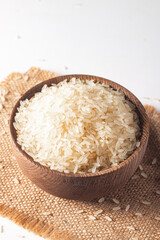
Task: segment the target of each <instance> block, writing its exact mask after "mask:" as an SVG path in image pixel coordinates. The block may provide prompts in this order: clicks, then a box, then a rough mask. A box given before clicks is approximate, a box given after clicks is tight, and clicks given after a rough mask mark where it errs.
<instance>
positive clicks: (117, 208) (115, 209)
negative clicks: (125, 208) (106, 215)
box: [112, 207, 121, 211]
mask: <svg viewBox="0 0 160 240" xmlns="http://www.w3.org/2000/svg"><path fill="white" fill-rule="evenodd" d="M120 209H121V208H120V207H114V208H112V210H113V211H118V210H120Z"/></svg>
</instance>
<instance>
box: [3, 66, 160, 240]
mask: <svg viewBox="0 0 160 240" xmlns="http://www.w3.org/2000/svg"><path fill="white" fill-rule="evenodd" d="M55 75H56V74H54V73H52V72H48V71H42V70H40V69H37V68H31V69H30V70H29V71H28V72H27V73H25V74H20V73H12V74H10V75H9V76H8V77H7V78H6V79H5V81H3V82H2V83H1V85H0V88H5V89H8V91H9V93H8V94H7V95H6V99H5V101H4V99H1V101H2V100H3V101H4V102H3V109H2V110H0V164H1V169H0V214H1V215H2V216H6V217H9V218H10V219H11V220H13V221H14V222H15V223H17V224H19V225H21V226H23V227H24V228H26V229H28V230H30V231H33V232H34V233H37V234H38V235H40V236H42V237H44V238H49V239H62V240H65V239H66V240H68V239H72V240H73V239H74V240H76V239H80V240H81V239H86V240H90V239H107V240H108V239H114V240H116V239H119V240H120V239H123V240H125V239H126V240H128V239H152V240H153V239H160V221H159V217H160V201H159V197H160V195H159V190H160V171H159V163H160V152H159V151H160V113H158V112H156V110H155V109H154V108H152V107H149V106H147V107H146V110H147V113H148V116H149V119H150V138H149V144H148V147H147V151H146V154H145V157H144V159H143V162H142V167H143V171H144V172H145V173H146V174H147V176H148V178H144V177H143V176H141V170H140V169H138V170H137V173H136V174H138V176H139V178H137V179H131V180H130V181H129V182H128V183H127V184H126V185H125V187H123V188H122V189H120V190H118V191H117V192H115V193H114V194H112V195H110V196H105V201H104V202H103V203H98V201H97V200H93V201H90V202H85V201H84V202H80V201H73V200H65V199H60V198H58V197H54V196H51V195H49V194H48V193H46V192H44V191H42V190H40V189H39V188H37V187H36V186H35V185H33V184H32V183H31V182H30V180H28V179H27V178H26V177H25V176H24V175H23V174H22V172H21V170H20V169H19V166H18V164H17V162H16V160H15V158H14V157H13V155H12V149H11V145H10V137H9V129H8V119H9V116H10V113H11V110H12V107H13V105H14V104H15V102H16V100H17V99H18V98H19V97H20V95H21V94H23V93H24V92H25V91H26V90H27V89H29V88H30V87H32V86H33V85H35V84H36V83H38V82H40V81H43V80H46V79H49V78H51V77H54V76H55ZM25 76H29V78H28V77H25ZM27 78H28V79H27ZM155 157H156V158H157V163H155V164H154V165H153V164H152V161H153V159H154V158H155ZM157 190H158V191H157ZM156 191H157V193H156ZM112 198H116V199H118V200H119V201H120V204H119V206H120V207H121V209H120V210H118V211H113V208H114V207H116V206H118V205H116V204H115V203H114V202H113V201H112ZM142 201H148V202H150V203H151V204H149V205H145V204H143V203H142ZM128 204H129V205H130V208H129V210H128V211H125V208H126V206H127V205H128ZM100 209H102V210H103V212H102V213H101V214H99V215H98V216H97V217H96V220H90V219H89V215H94V212H95V211H97V210H100ZM79 210H83V211H84V212H83V213H79V212H78V211H79ZM136 213H138V215H139V213H141V214H142V216H136V215H135V214H136ZM106 215H107V216H108V217H110V218H111V219H112V221H108V220H107V219H106V218H105V216H106ZM128 227H129V228H128Z"/></svg>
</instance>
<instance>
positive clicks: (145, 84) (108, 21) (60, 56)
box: [0, 0, 160, 240]
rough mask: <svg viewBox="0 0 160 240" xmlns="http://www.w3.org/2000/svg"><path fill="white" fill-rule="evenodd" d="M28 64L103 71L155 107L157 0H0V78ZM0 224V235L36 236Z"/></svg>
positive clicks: (3, 239)
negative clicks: (2, 228) (2, 230)
mask: <svg viewBox="0 0 160 240" xmlns="http://www.w3.org/2000/svg"><path fill="white" fill-rule="evenodd" d="M31 66H36V67H41V68H43V69H48V70H53V71H55V72H57V73H60V74H70V73H83V74H93V75H98V76H102V77H106V78H108V79H111V80H113V81H116V82H118V83H120V84H122V85H123V86H125V87H126V88H128V89H129V90H131V91H132V92H133V93H134V94H135V95H136V96H137V97H138V98H139V99H140V100H141V101H142V102H143V103H149V104H152V105H154V106H156V107H157V108H158V109H159V110H160V102H158V101H156V100H154V99H153V98H160V1H159V0H66V1H65V0H39V1H38V0H37V1H36V0H12V1H11V0H5V1H3V0H0V80H3V79H4V78H5V77H6V76H7V75H8V74H9V73H11V72H12V71H18V72H25V71H26V70H28V69H29V68H30V67H31ZM66 67H67V68H68V69H66ZM143 97H149V99H148V100H145V99H143ZM2 225H3V226H4V232H3V233H1V231H0V240H18V239H21V238H22V237H25V239H27V240H38V239H41V238H39V237H37V236H35V235H34V234H32V233H29V232H27V231H26V230H24V229H22V228H21V227H18V226H16V225H15V224H14V223H12V222H10V221H9V220H8V219H4V218H2V217H0V230H1V226H2Z"/></svg>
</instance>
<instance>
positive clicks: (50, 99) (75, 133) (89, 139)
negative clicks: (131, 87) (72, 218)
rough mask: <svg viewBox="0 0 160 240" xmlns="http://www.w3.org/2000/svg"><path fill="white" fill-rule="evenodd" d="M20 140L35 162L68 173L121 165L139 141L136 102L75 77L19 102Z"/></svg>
mask: <svg viewBox="0 0 160 240" xmlns="http://www.w3.org/2000/svg"><path fill="white" fill-rule="evenodd" d="M14 128H15V129H16V133H17V142H18V144H19V145H20V146H21V148H22V149H23V150H24V151H25V152H26V153H27V154H28V155H30V156H31V157H32V158H33V159H34V160H35V161H37V162H39V163H40V164H42V165H45V166H47V167H49V168H51V169H54V170H58V171H60V172H65V173H81V174H83V173H86V172H88V173H95V172H98V171H101V170H104V169H107V168H110V167H112V166H116V165H118V164H119V163H120V162H122V161H124V160H125V159H126V158H127V157H128V156H130V155H131V154H132V153H133V151H134V150H135V148H136V147H137V146H138V145H139V141H138V139H139V137H140V127H139V119H138V116H137V113H136V112H135V106H134V105H133V104H132V103H131V102H130V101H128V100H126V99H125V95H124V94H123V93H122V92H120V91H115V90H114V89H113V88H111V87H109V86H108V85H104V84H100V83H98V82H97V83H95V82H93V81H90V80H86V81H82V80H80V79H75V78H72V79H71V80H70V81H69V82H67V80H65V81H63V82H60V83H59V84H57V85H55V84H53V85H52V86H50V87H47V85H44V86H43V88H42V90H41V92H38V93H36V94H35V95H34V96H33V97H32V98H31V99H30V100H28V99H26V100H24V101H21V102H20V107H19V108H18V109H17V113H16V116H15V122H14Z"/></svg>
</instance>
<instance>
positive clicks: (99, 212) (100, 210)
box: [93, 209, 103, 216]
mask: <svg viewBox="0 0 160 240" xmlns="http://www.w3.org/2000/svg"><path fill="white" fill-rule="evenodd" d="M102 212H103V210H102V209H99V210H97V211H95V212H93V214H94V215H96V216H97V215H99V214H101V213H102Z"/></svg>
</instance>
